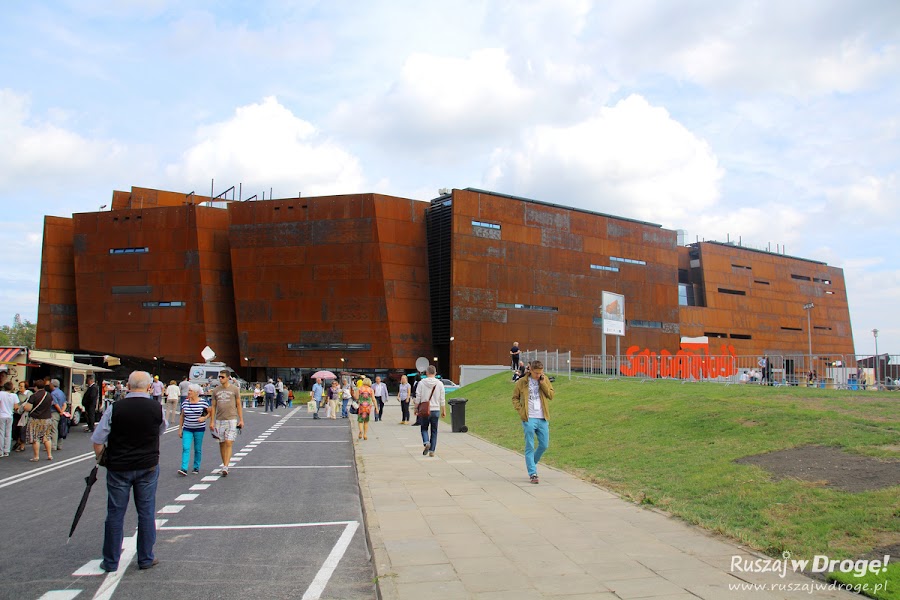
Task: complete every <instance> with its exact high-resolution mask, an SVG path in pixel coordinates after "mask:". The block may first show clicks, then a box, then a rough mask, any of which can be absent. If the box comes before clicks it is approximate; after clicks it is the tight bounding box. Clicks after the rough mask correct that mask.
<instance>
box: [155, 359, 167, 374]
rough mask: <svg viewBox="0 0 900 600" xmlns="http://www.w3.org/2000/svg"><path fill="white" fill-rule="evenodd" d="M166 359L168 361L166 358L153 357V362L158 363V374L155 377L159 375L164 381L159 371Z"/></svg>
mask: <svg viewBox="0 0 900 600" xmlns="http://www.w3.org/2000/svg"><path fill="white" fill-rule="evenodd" d="M165 359H166V357H165V356H154V357H153V360H155V361H156V373H154V375H159V376H160V377H159V378H160V379H162V375H161V374H160V372H159V370H160V368H161V366H162V361H164V360H165Z"/></svg>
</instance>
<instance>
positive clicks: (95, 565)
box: [72, 558, 106, 577]
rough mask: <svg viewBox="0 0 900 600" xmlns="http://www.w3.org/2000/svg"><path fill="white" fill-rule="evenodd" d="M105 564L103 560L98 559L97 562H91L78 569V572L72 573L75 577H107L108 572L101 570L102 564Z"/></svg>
mask: <svg viewBox="0 0 900 600" xmlns="http://www.w3.org/2000/svg"><path fill="white" fill-rule="evenodd" d="M102 562H103V559H102V558H98V559H97V560H89V561H87V562H86V563H84V564H83V565H81V567H79V568H78V570H77V571H75V572H74V573H72V575H74V576H75V577H84V576H86V575H106V571H104V570H103V569H101V568H100V563H102Z"/></svg>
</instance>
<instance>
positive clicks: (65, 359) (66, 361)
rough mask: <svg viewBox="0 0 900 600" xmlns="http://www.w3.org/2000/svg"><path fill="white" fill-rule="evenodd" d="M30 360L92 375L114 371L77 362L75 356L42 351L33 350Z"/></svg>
mask: <svg viewBox="0 0 900 600" xmlns="http://www.w3.org/2000/svg"><path fill="white" fill-rule="evenodd" d="M28 359H29V361H31V362H39V363H42V364H45V365H54V366H56V367H63V368H64V369H78V370H81V371H89V372H92V373H111V372H112V369H105V368H103V367H97V366H94V365H88V364H85V363H80V362H76V361H75V357H74V355H72V354H65V353H62V352H44V351H41V350H32V351H31V352H29V356H28Z"/></svg>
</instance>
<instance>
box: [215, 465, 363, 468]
mask: <svg viewBox="0 0 900 600" xmlns="http://www.w3.org/2000/svg"><path fill="white" fill-rule="evenodd" d="M352 466H353V465H304V466H301V465H283V466H282V465H274V466H265V465H256V466H254V467H249V466H244V467H230V468H233V469H349V468H351V467H352Z"/></svg>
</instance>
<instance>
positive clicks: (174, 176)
mask: <svg viewBox="0 0 900 600" xmlns="http://www.w3.org/2000/svg"><path fill="white" fill-rule="evenodd" d="M196 138H197V141H196V143H195V144H194V145H193V146H192V147H190V148H189V149H188V150H187V151H186V152H184V154H183V156H182V158H181V161H180V162H178V163H176V164H171V165H169V166H168V167H167V168H166V174H167V176H168V178H169V179H170V180H171V181H172V182H173V183H172V185H174V186H175V187H177V188H184V189H187V188H191V189H193V187H196V185H198V184H199V183H200V182H205V181H209V180H210V179H216V180H220V181H223V182H224V181H231V182H233V183H234V185H237V183H238V182H242V183H243V189H244V191H245V192H246V195H250V194H252V193H254V190H255V189H256V188H255V187H254V186H259V187H260V189H261V190H268V189H269V188H270V187H272V188H274V191H275V196H276V197H285V196H293V195H294V194H296V193H297V192H302V193H303V195H307V196H315V195H322V194H346V193H354V192H360V191H365V190H364V187H365V178H364V177H363V173H362V169H361V167H360V165H359V161H358V160H357V158H356V157H355V156H353V155H352V154H351V153H350V152H348V151H347V150H345V149H344V148H342V147H341V146H340V145H339V144H337V143H336V142H334V141H333V140H331V139H329V138H327V137H326V136H324V135H322V134H321V132H319V131H318V130H317V129H316V128H315V126H313V125H312V124H311V123H309V122H307V121H304V120H303V119H300V118H299V117H297V116H295V115H294V114H293V113H292V112H291V111H290V110H288V109H287V108H285V107H284V106H282V105H281V104H280V103H279V102H278V100H277V99H276V98H274V97H267V98H265V99H263V101H262V102H260V103H256V104H250V105H247V106H242V107H239V108H238V109H236V110H235V112H234V115H233V116H232V117H231V118H230V119H228V120H226V121H222V122H220V123H215V124H212V125H207V126H204V127H201V128H199V129H198V131H197V135H196ZM198 189H201V188H198Z"/></svg>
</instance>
